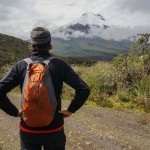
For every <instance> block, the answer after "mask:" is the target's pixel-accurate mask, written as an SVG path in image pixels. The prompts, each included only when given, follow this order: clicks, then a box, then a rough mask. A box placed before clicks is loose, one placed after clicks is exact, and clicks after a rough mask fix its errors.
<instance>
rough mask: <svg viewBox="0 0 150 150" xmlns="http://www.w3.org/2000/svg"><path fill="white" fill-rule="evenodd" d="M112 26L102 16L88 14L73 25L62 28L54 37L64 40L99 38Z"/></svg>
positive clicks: (72, 23)
mask: <svg viewBox="0 0 150 150" xmlns="http://www.w3.org/2000/svg"><path fill="white" fill-rule="evenodd" d="M111 26H112V24H110V23H109V22H107V21H106V20H105V18H104V17H103V16H102V15H100V14H95V13H92V12H87V13H84V14H83V15H82V16H81V17H79V18H78V19H76V20H74V21H72V22H71V23H69V24H67V25H65V26H62V27H60V28H59V29H58V30H57V31H56V32H54V36H55V37H60V38H63V39H68V38H71V37H73V38H76V37H97V36H99V35H100V33H102V32H103V31H104V30H106V29H108V28H110V27H111Z"/></svg>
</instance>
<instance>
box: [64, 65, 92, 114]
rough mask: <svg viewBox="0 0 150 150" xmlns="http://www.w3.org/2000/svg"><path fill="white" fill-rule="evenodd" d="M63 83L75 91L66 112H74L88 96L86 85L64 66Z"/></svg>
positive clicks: (88, 90)
mask: <svg viewBox="0 0 150 150" xmlns="http://www.w3.org/2000/svg"><path fill="white" fill-rule="evenodd" d="M64 82H65V83H67V84H68V85H69V86H71V87H72V88H74V89H75V96H74V98H73V100H72V101H71V103H70V106H69V107H68V111H70V112H72V113H74V112H76V111H77V110H78V109H79V108H80V107H82V105H83V104H84V103H85V101H86V100H87V98H88V96H89V94H90V88H89V87H88V85H87V84H86V83H85V82H84V81H83V80H82V79H81V78H80V77H79V76H78V75H77V74H76V73H75V72H74V70H73V69H72V68H71V67H70V66H69V65H67V64H66V66H65V73H64Z"/></svg>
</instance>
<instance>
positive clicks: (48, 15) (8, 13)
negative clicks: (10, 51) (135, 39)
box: [0, 0, 150, 38]
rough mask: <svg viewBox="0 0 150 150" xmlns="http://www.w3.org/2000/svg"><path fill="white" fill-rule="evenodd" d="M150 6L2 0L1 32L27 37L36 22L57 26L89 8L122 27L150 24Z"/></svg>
mask: <svg viewBox="0 0 150 150" xmlns="http://www.w3.org/2000/svg"><path fill="white" fill-rule="evenodd" d="M149 6H150V1H149V0H142V1H140V0H111V1H110V0H93V1H91V0H69V1H68V0H61V1H58V0H0V32H1V33H5V34H10V35H13V36H17V37H20V38H24V37H25V36H23V34H24V33H25V34H26V35H27V33H26V32H28V34H29V32H30V31H31V29H32V28H33V27H35V26H36V25H41V26H45V27H47V28H51V27H52V26H53V27H54V28H56V24H57V25H64V24H67V23H69V22H72V21H73V20H74V19H76V18H78V17H80V16H81V15H82V14H83V13H85V12H87V11H88V12H94V13H100V14H101V15H103V16H104V17H105V18H106V19H107V20H108V21H109V22H112V23H113V24H116V25H118V24H119V25H121V26H123V27H128V26H130V27H136V26H142V25H143V26H150V22H149V18H150V13H149V12H150V9H149ZM8 27H9V29H8ZM14 30H15V31H14Z"/></svg>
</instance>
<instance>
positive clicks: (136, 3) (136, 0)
mask: <svg viewBox="0 0 150 150" xmlns="http://www.w3.org/2000/svg"><path fill="white" fill-rule="evenodd" d="M149 6H150V1H149V0H120V1H119V2H118V9H121V10H126V11H129V12H132V13H134V12H138V13H139V12H141V13H150V9H149Z"/></svg>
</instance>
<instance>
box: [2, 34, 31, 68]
mask: <svg viewBox="0 0 150 150" xmlns="http://www.w3.org/2000/svg"><path fill="white" fill-rule="evenodd" d="M27 47H28V43H27V42H25V41H23V40H21V39H18V38H15V37H11V36H8V35H4V34H1V33H0V68H1V67H2V66H3V65H7V64H13V63H14V62H16V61H17V60H19V59H22V58H25V57H27V56H28V55H29V51H28V48H27Z"/></svg>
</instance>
